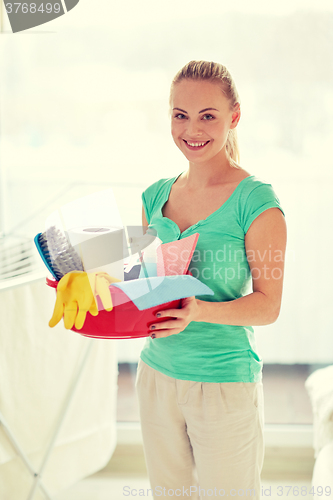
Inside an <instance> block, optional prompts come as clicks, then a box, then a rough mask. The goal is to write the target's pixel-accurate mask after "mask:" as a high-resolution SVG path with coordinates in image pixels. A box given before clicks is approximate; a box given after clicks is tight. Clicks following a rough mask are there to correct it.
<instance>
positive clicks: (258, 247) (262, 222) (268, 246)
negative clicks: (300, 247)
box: [195, 208, 287, 326]
mask: <svg viewBox="0 0 333 500" xmlns="http://www.w3.org/2000/svg"><path fill="white" fill-rule="evenodd" d="M286 242H287V229H286V222H285V218H284V216H283V214H282V212H281V210H279V209H278V208H270V209H268V210H266V211H265V212H263V213H262V214H260V215H259V216H258V217H257V218H256V219H255V220H254V221H253V222H252V224H251V226H250V228H249V230H248V232H247V233H246V235H245V250H246V254H247V258H248V262H249V266H250V270H251V274H252V289H253V292H252V293H250V294H249V295H245V297H241V298H239V299H236V300H231V301H229V302H204V301H201V300H197V302H198V306H199V307H198V312H197V318H196V320H195V321H207V322H209V323H221V324H226V325H244V326H246V325H251V326H252V325H253V326H256V325H269V324H270V323H274V321H276V320H277V318H278V316H279V313H280V307H281V299H282V287H283V274H284V262H285V251H286Z"/></svg>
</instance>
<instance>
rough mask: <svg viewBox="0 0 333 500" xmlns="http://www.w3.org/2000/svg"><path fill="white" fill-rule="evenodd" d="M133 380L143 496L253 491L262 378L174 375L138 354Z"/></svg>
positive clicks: (259, 460) (259, 450)
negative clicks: (144, 475)
mask: <svg viewBox="0 0 333 500" xmlns="http://www.w3.org/2000/svg"><path fill="white" fill-rule="evenodd" d="M135 387H136V392H137V397H138V402H139V408H140V420H141V429H142V436H143V445H144V454H145V460H146V465H147V470H148V476H149V480H150V486H151V489H152V490H153V491H152V492H149V493H150V494H149V497H150V498H154V499H157V498H163V499H165V498H173V499H175V498H191V499H192V500H198V499H200V500H203V499H204V500H206V499H207V498H214V499H215V498H222V497H229V498H230V497H237V498H238V497H250V498H255V499H259V498H260V493H261V491H260V490H261V485H260V474H261V469H262V465H263V459H264V439H263V427H264V415H263V386H262V382H257V383H251V382H249V383H247V382H246V383H245V382H229V383H212V382H192V381H189V380H178V379H174V378H171V377H168V376H167V375H164V374H163V373H161V372H159V371H157V370H154V369H153V368H151V367H150V366H148V365H147V364H146V363H144V361H142V359H140V360H139V364H138V370H137V376H136V381H135Z"/></svg>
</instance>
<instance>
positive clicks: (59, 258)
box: [34, 226, 84, 281]
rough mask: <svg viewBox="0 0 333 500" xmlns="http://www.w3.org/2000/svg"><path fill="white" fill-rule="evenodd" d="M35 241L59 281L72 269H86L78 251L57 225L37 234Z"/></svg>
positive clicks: (45, 262)
mask: <svg viewBox="0 0 333 500" xmlns="http://www.w3.org/2000/svg"><path fill="white" fill-rule="evenodd" d="M34 241H35V245H36V247H37V250H38V252H39V254H40V256H41V257H42V259H43V262H44V264H45V265H46V267H47V269H48V270H49V271H50V273H51V274H52V276H53V277H54V278H55V279H56V280H57V281H60V279H61V278H62V277H63V276H65V274H67V273H69V272H70V271H84V269H83V265H82V262H81V259H80V257H79V255H78V253H77V252H76V251H75V249H74V248H73V247H72V245H71V244H70V243H69V241H68V240H67V238H66V237H65V236H64V235H63V234H62V233H61V231H59V229H57V228H56V227H55V226H51V227H50V228H48V229H47V230H46V231H45V233H39V234H37V236H36V237H35V238H34Z"/></svg>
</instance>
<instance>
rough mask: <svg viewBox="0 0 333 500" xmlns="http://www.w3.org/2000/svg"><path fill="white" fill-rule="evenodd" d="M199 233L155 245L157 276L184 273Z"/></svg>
mask: <svg viewBox="0 0 333 500" xmlns="http://www.w3.org/2000/svg"><path fill="white" fill-rule="evenodd" d="M198 238H199V233H194V234H192V235H191V236H188V237H187V238H182V239H180V240H176V241H170V242H169V243H163V244H162V245H160V246H159V247H157V276H174V275H179V274H186V272H187V269H188V266H189V265H190V262H191V259H192V255H193V252H194V249H195V247H196V244H197V241H198Z"/></svg>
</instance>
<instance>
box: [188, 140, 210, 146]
mask: <svg viewBox="0 0 333 500" xmlns="http://www.w3.org/2000/svg"><path fill="white" fill-rule="evenodd" d="M186 142H187V144H188V145H189V146H193V147H199V146H203V145H204V144H206V143H205V142H188V141H186Z"/></svg>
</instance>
